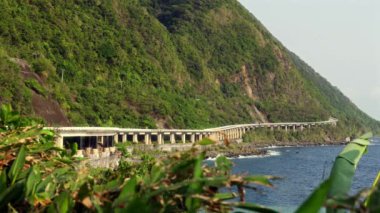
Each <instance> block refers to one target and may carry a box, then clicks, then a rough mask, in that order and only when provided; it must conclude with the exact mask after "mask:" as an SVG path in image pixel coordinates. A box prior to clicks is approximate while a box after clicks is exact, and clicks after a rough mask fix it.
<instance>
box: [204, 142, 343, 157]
mask: <svg viewBox="0 0 380 213" xmlns="http://www.w3.org/2000/svg"><path fill="white" fill-rule="evenodd" d="M345 144H347V142H341V141H339V142H337V141H327V142H317V143H315V142H302V143H301V142H273V141H272V142H265V143H264V142H261V143H233V144H231V145H229V146H209V147H207V148H205V149H204V150H205V151H206V156H207V157H208V158H215V157H217V156H218V155H223V156H226V157H241V156H252V155H257V156H264V155H268V150H267V149H268V148H271V147H278V148H281V147H304V146H333V145H345Z"/></svg>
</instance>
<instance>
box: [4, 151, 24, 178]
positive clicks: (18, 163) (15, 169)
mask: <svg viewBox="0 0 380 213" xmlns="http://www.w3.org/2000/svg"><path fill="white" fill-rule="evenodd" d="M25 155H26V151H25V146H22V147H21V148H20V151H19V152H18V155H17V158H16V160H15V161H14V162H13V164H12V167H11V170H10V171H9V174H8V175H9V178H10V179H11V183H12V185H13V184H14V183H15V182H16V180H17V177H18V175H19V174H20V172H21V170H22V168H23V167H24V163H25Z"/></svg>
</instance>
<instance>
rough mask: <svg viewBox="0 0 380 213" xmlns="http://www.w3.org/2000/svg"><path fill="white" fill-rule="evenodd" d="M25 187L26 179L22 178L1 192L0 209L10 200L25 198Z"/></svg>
mask: <svg viewBox="0 0 380 213" xmlns="http://www.w3.org/2000/svg"><path fill="white" fill-rule="evenodd" d="M24 188H25V180H21V181H18V182H16V183H15V184H13V185H12V186H10V187H8V188H7V189H6V190H5V191H2V192H0V209H3V208H4V207H5V206H6V205H7V204H8V203H10V202H15V201H17V200H21V199H23V194H24V193H23V192H24Z"/></svg>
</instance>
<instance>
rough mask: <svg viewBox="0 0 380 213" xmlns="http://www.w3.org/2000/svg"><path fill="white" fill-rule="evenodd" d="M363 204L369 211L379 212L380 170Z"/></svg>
mask: <svg viewBox="0 0 380 213" xmlns="http://www.w3.org/2000/svg"><path fill="white" fill-rule="evenodd" d="M365 205H366V207H367V209H368V210H370V211H371V212H380V172H379V174H378V175H377V178H376V179H375V181H374V183H373V186H372V189H371V194H370V195H369V196H368V198H367V200H366V202H365Z"/></svg>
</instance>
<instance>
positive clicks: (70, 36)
mask: <svg viewBox="0 0 380 213" xmlns="http://www.w3.org/2000/svg"><path fill="white" fill-rule="evenodd" d="M0 11H1V14H0V89H1V95H0V102H2V103H11V104H12V105H13V106H14V107H15V108H17V109H19V110H21V111H22V112H23V113H24V114H33V112H34V109H33V104H32V103H31V98H32V95H35V94H34V93H37V94H39V95H42V96H45V97H48V98H51V99H54V100H57V101H58V102H59V105H60V106H61V108H62V109H63V110H64V112H65V114H66V115H67V116H68V117H69V119H70V121H71V122H72V124H74V125H97V126H105V125H107V126H115V125H117V126H123V127H157V126H158V127H178V128H203V127H210V126H219V125H226V124H232V123H247V122H252V121H257V120H261V119H266V120H268V121H273V122H276V121H315V120H327V119H328V117H329V116H334V117H336V118H338V119H340V120H341V122H340V123H339V126H338V128H339V130H341V136H342V137H343V136H347V135H350V134H352V133H353V132H355V133H356V132H360V131H363V130H364V129H368V128H372V129H378V128H379V126H380V125H379V123H378V122H376V121H374V120H373V119H371V118H369V117H368V116H367V115H365V114H364V113H362V112H361V111H360V110H359V109H358V108H357V107H356V106H354V105H353V104H352V103H351V102H349V100H348V99H347V98H346V97H345V96H344V95H343V94H341V93H340V92H339V91H338V90H337V89H335V88H333V87H332V86H331V85H330V84H329V83H328V82H327V81H326V80H324V79H323V78H321V77H320V76H318V75H317V74H316V73H315V72H314V71H313V70H312V69H311V68H309V67H308V66H307V65H305V64H304V63H303V62H302V61H301V60H300V59H298V57H297V56H294V55H293V54H291V53H289V52H288V51H287V50H286V49H285V48H284V47H283V46H282V45H281V44H280V43H279V42H278V41H277V40H276V39H274V38H273V37H272V36H271V34H270V33H269V32H268V31H267V30H266V29H265V28H264V27H263V26H262V25H261V24H260V23H259V21H258V20H256V19H255V18H254V17H253V16H252V15H251V14H250V13H249V12H248V11H247V10H246V9H245V8H243V7H242V6H241V5H240V4H239V3H238V2H237V1H235V0H215V1H206V0H199V1H180V0H170V1H163V0H142V1H137V0H132V1H123V0H113V1H111V0H98V1H84V0H83V1H81V0H70V1H65V0H57V1H53V2H52V1H46V0H32V1H27V2H25V1H22V0H0ZM15 58H18V59H23V60H26V61H27V62H28V64H29V65H30V67H31V71H32V72H34V73H36V74H38V76H39V78H40V79H42V81H43V84H42V83H41V82H40V81H33V80H31V79H29V78H27V80H25V78H26V77H22V76H23V75H24V74H25V73H21V71H25V70H24V69H20V67H18V66H16V64H15V62H14V61H15ZM12 61H13V62H12ZM21 74H23V75H21ZM35 80H36V79H35ZM37 84H41V85H40V86H38V85H37Z"/></svg>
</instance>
